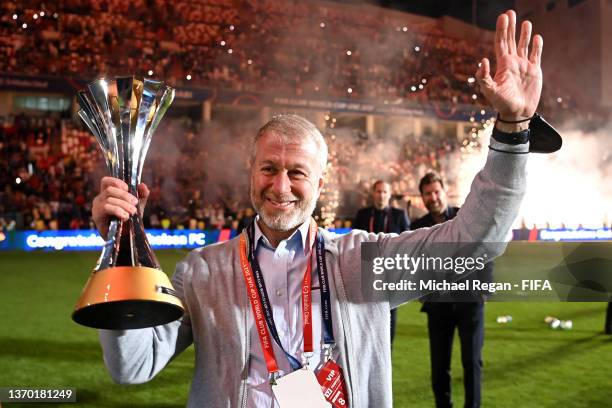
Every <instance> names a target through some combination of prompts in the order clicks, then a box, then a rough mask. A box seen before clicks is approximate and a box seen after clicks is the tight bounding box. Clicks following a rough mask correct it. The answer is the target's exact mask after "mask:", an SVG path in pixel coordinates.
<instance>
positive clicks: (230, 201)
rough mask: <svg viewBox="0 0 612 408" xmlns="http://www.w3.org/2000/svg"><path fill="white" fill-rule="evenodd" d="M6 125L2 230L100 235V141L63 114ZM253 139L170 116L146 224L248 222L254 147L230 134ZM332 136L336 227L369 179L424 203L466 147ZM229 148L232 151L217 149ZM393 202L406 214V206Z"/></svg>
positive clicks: (153, 160) (434, 140)
mask: <svg viewBox="0 0 612 408" xmlns="http://www.w3.org/2000/svg"><path fill="white" fill-rule="evenodd" d="M0 124H1V125H0V185H2V186H3V187H2V191H1V192H0V230H20V229H33V230H48V229H51V230H55V229H92V228H94V225H93V223H92V220H91V203H92V200H93V198H94V196H95V194H96V193H97V191H98V188H99V187H98V183H99V180H100V178H101V177H102V176H104V175H106V174H107V170H106V168H105V164H104V162H103V159H102V155H101V153H100V151H99V147H98V145H97V142H96V141H95V139H94V138H93V136H92V135H91V134H90V133H89V132H88V131H86V130H82V129H81V128H80V127H77V126H76V125H75V124H74V122H73V121H72V120H71V119H70V118H66V117H60V116H59V115H57V114H48V115H45V116H42V117H40V116H32V115H24V114H18V115H16V116H14V117H5V118H0ZM222 128H223V129H226V130H225V131H223V130H221V129H222ZM252 133H253V132H252V131H250V132H249V133H248V134H249V135H250V134H252ZM246 134H247V132H246V131H245V130H244V129H240V128H232V125H226V124H224V125H223V127H222V126H221V125H212V126H208V127H206V128H203V127H202V126H201V124H200V123H198V122H192V121H191V120H190V119H187V118H183V119H168V120H166V119H165V120H164V122H162V124H161V125H160V128H159V129H158V130H157V132H156V135H155V136H154V138H155V141H154V143H152V144H151V149H150V151H149V153H148V155H147V161H146V164H145V166H144V171H143V181H144V182H146V183H147V185H148V186H149V188H150V191H151V194H150V198H149V201H148V203H147V207H146V212H145V214H144V220H145V226H146V227H148V228H162V229H164V228H165V229H168V228H187V229H205V228H206V229H208V228H210V229H217V228H234V229H235V228H238V227H239V225H240V222H241V220H242V219H243V217H245V216H246V217H251V216H252V210H251V209H250V208H249V203H250V198H249V196H248V184H247V183H248V178H247V177H246V175H247V174H248V154H249V151H248V150H247V146H248V143H246V142H244V143H242V142H238V139H235V141H236V143H235V144H233V145H231V146H229V145H228V144H227V138H228V137H229V138H240V137H243V138H248V139H249V140H250V137H249V136H245V135H246ZM326 137H327V139H328V141H329V145H330V163H331V165H332V166H333V168H332V171H331V172H330V173H331V174H333V177H334V178H333V180H330V181H329V184H330V188H333V189H335V190H336V191H340V192H341V194H342V196H341V197H340V200H339V201H340V203H339V204H340V206H339V208H338V215H339V216H338V220H350V218H352V214H353V213H354V212H355V211H356V209H357V208H358V207H360V206H362V205H365V204H366V201H367V197H368V195H369V189H370V183H371V182H372V181H373V180H371V178H372V174H376V175H377V177H380V178H383V179H386V180H389V181H392V185H393V192H394V194H395V195H396V197H399V198H398V200H401V198H406V200H409V199H410V197H416V196H418V187H417V183H418V177H420V176H421V175H422V174H423V173H424V172H425V171H426V170H428V169H435V170H437V171H440V172H441V173H442V174H446V173H447V172H448V173H451V172H450V167H449V166H452V165H454V164H456V163H454V164H453V162H452V161H450V160H449V158H450V157H454V156H455V155H453V154H452V153H453V152H454V151H456V149H457V148H458V147H459V145H458V143H457V142H456V141H455V142H453V141H452V140H449V139H444V138H439V137H415V136H412V135H406V136H405V137H403V138H401V139H402V140H399V139H398V140H395V139H394V140H384V139H382V138H378V137H376V136H372V137H370V138H367V137H364V135H363V133H362V132H360V131H356V130H349V129H340V130H339V131H336V130H333V131H331V129H328V132H327V133H326ZM222 139H225V140H226V143H222V142H221V140H222ZM398 146H400V148H398ZM226 148H228V149H229V148H231V151H227V152H226V151H222V150H219V149H226ZM229 157H231V161H228V158H229ZM240 174H243V175H245V177H243V179H240V177H239V176H237V175H240ZM395 204H396V205H398V206H400V207H404V208H405V206H406V201H398V202H397V203H395ZM339 225H342V226H345V223H344V222H342V223H340V224H339ZM348 225H350V223H346V226H348Z"/></svg>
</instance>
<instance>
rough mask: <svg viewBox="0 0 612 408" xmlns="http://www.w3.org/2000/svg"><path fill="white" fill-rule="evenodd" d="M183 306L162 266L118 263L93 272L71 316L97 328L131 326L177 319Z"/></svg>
mask: <svg viewBox="0 0 612 408" xmlns="http://www.w3.org/2000/svg"><path fill="white" fill-rule="evenodd" d="M183 312H184V308H183V305H182V303H181V300H180V299H179V298H178V297H177V296H176V294H175V292H174V289H173V288H172V284H171V283H170V280H169V279H168V276H166V274H165V273H163V272H162V271H160V270H159V269H154V268H148V267H143V266H118V267H114V268H108V269H103V270H101V271H97V272H94V273H93V274H92V275H91V276H90V278H89V281H88V282H87V284H86V285H85V289H83V293H82V294H81V297H80V298H79V300H78V302H77V305H76V307H75V311H74V313H73V314H72V319H73V320H74V321H75V322H77V323H79V324H82V325H83V326H87V327H93V328H96V329H109V330H130V329H142V328H144V327H153V326H158V325H161V324H165V323H169V322H172V321H175V320H177V319H178V318H180V317H181V316H182V315H183Z"/></svg>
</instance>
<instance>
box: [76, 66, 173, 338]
mask: <svg viewBox="0 0 612 408" xmlns="http://www.w3.org/2000/svg"><path fill="white" fill-rule="evenodd" d="M173 99H174V89H173V88H171V87H169V86H167V85H165V84H164V83H163V82H160V81H155V80H151V79H142V78H136V77H118V78H116V79H114V80H110V81H107V80H105V79H99V80H96V81H94V82H92V83H90V84H89V85H87V87H86V88H85V90H82V91H79V93H78V102H79V105H80V107H81V109H80V110H79V116H80V117H81V119H82V120H83V122H85V124H86V125H87V127H88V128H89V130H90V131H91V133H93V135H94V136H95V137H96V140H97V141H98V144H99V145H100V148H101V149H102V153H103V155H104V159H105V160H106V165H107V167H108V170H109V172H110V175H111V176H112V177H116V178H119V179H121V180H123V181H124V182H125V183H126V184H127V185H128V186H129V192H130V193H131V194H133V195H134V196H138V184H139V183H140V179H141V175H142V167H143V164H144V160H145V157H146V155H147V151H148V149H149V145H150V143H151V138H152V136H153V133H154V132H155V129H156V128H157V126H158V125H159V122H160V121H161V119H162V118H163V116H164V114H165V113H166V111H167V110H168V108H169V107H170V104H171V103H172V101H173ZM108 231H109V232H108V238H107V241H106V243H105V245H104V248H103V249H102V254H101V255H100V258H99V260H98V264H97V265H96V267H95V268H94V270H93V272H92V274H91V276H90V277H89V280H88V281H87V284H86V285H85V288H84V289H83V292H82V293H81V297H80V298H79V300H78V302H77V304H76V307H75V311H74V313H73V314H72V318H73V320H74V321H75V322H77V323H79V324H82V325H84V326H88V327H94V328H99V329H114V330H127V329H137V328H143V327H152V326H157V325H160V324H164V323H168V322H171V321H174V320H176V319H178V318H180V317H181V316H182V315H183V313H184V308H183V305H182V303H181V300H180V299H179V298H178V296H177V295H176V292H175V291H174V288H173V287H172V284H171V283H170V280H169V279H168V276H167V275H166V274H165V273H164V272H162V270H161V267H160V265H159V262H158V261H157V258H156V257H155V254H154V253H153V250H152V249H151V246H150V245H149V242H148V240H147V236H146V234H145V230H144V226H143V222H142V218H141V216H140V214H138V213H136V214H134V215H131V216H130V217H129V219H128V220H126V221H121V220H119V219H114V220H112V221H111V222H110V226H109V229H108Z"/></svg>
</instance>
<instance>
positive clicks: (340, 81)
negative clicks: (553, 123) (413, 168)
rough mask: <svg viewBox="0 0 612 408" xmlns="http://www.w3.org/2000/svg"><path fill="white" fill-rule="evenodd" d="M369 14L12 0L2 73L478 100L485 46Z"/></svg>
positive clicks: (241, 5)
mask: <svg viewBox="0 0 612 408" xmlns="http://www.w3.org/2000/svg"><path fill="white" fill-rule="evenodd" d="M372 10H374V11H375V12H368V13H364V12H363V10H361V9H359V8H353V7H350V6H347V5H329V4H320V3H318V2H297V1H283V0H263V1H257V2H250V1H233V0H199V1H185V0H179V1H176V2H169V1H167V0H139V1H129V2H125V1H120V0H65V1H60V2H57V3H56V4H53V5H51V4H47V5H46V6H42V5H41V3H40V2H38V1H29V0H28V1H22V2H13V1H8V2H4V3H3V5H2V6H0V56H1V57H2V58H0V72H10V73H24V74H34V75H61V76H66V77H78V78H82V79H87V80H89V79H92V78H95V77H98V76H100V75H102V74H110V75H114V74H126V73H134V74H140V75H147V74H148V72H149V71H152V75H153V76H154V77H157V78H163V79H165V80H168V81H170V82H171V83H174V84H190V85H199V86H211V87H222V88H230V89H239V90H251V91H265V92H284V93H289V94H291V93H293V94H298V95H302V94H318V95H325V96H334V97H344V98H375V99H387V100H394V99H397V98H406V99H413V100H418V101H424V100H425V101H426V100H435V101H438V100H441V101H444V102H450V101H453V102H463V103H473V102H474V99H473V98H472V95H474V94H477V93H478V92H477V91H476V87H475V86H474V84H473V83H468V82H467V79H468V77H469V76H470V75H472V74H473V73H474V71H475V64H476V61H477V60H478V58H479V57H481V56H482V55H491V53H492V49H491V46H490V44H486V45H474V44H471V43H470V42H468V41H465V40H461V39H457V38H452V37H449V36H446V35H445V34H444V32H443V31H442V30H441V29H440V28H439V27H438V25H437V23H436V21H435V20H432V21H431V22H427V21H426V22H419V23H415V22H411V21H409V20H408V19H406V18H401V16H399V17H398V16H397V13H389V12H388V11H385V10H384V9H382V8H381V9H374V8H372ZM349 54H350V55H349ZM187 75H191V77H190V78H191V79H190V80H187ZM423 80H425V81H423ZM427 81H429V82H427ZM419 85H420V87H419ZM349 88H350V89H351V91H349ZM349 92H350V93H349Z"/></svg>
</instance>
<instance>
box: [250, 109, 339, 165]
mask: <svg viewBox="0 0 612 408" xmlns="http://www.w3.org/2000/svg"><path fill="white" fill-rule="evenodd" d="M267 132H274V133H275V134H277V135H278V136H280V137H281V138H282V139H283V141H284V142H289V143H291V142H293V143H298V142H301V141H304V140H312V141H313V142H314V143H315V145H316V146H317V150H318V154H319V163H320V165H321V174H323V173H325V169H326V167H327V143H326V142H325V139H324V138H323V135H322V134H321V132H319V129H317V127H316V126H315V125H314V124H313V123H312V122H310V121H308V120H307V119H304V118H303V117H301V116H299V115H294V114H283V115H276V116H274V117H272V119H270V120H269V121H268V123H266V124H265V125H263V126H262V127H261V128H260V129H259V131H258V132H257V135H255V140H254V141H253V146H252V148H251V165H252V164H253V163H254V161H255V154H256V153H257V142H258V141H259V139H260V138H261V137H262V136H263V135H264V134H265V133H267Z"/></svg>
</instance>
